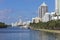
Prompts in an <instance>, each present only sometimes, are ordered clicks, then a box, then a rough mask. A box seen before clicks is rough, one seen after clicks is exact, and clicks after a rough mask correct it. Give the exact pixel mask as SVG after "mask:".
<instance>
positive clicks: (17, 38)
mask: <svg viewBox="0 0 60 40" xmlns="http://www.w3.org/2000/svg"><path fill="white" fill-rule="evenodd" d="M0 40H60V34H55V33H47V32H41V31H35V30H30V29H21V28H4V29H0Z"/></svg>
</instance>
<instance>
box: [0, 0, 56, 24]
mask: <svg viewBox="0 0 60 40" xmlns="http://www.w3.org/2000/svg"><path fill="white" fill-rule="evenodd" d="M43 2H45V3H46V4H47V5H48V11H49V12H52V11H54V10H55V0H0V22H4V23H7V24H10V23H12V22H16V21H18V20H19V19H22V20H23V21H27V20H32V18H34V17H36V16H37V15H38V12H37V11H38V7H39V6H40V5H41V4H42V3H43Z"/></svg>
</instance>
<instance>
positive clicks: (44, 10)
mask: <svg viewBox="0 0 60 40" xmlns="http://www.w3.org/2000/svg"><path fill="white" fill-rule="evenodd" d="M47 12H48V6H47V5H46V4H45V3H44V2H43V3H42V4H41V6H40V7H39V8H38V17H40V18H42V17H43V16H44V15H45V13H47Z"/></svg>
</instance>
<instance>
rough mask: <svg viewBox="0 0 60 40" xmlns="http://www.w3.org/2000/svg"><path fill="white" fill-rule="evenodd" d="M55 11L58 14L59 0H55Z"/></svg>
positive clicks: (59, 8) (59, 11)
mask: <svg viewBox="0 0 60 40" xmlns="http://www.w3.org/2000/svg"><path fill="white" fill-rule="evenodd" d="M55 12H56V14H57V15H60V0H55Z"/></svg>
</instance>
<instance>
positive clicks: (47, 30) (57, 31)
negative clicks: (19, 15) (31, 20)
mask: <svg viewBox="0 0 60 40" xmlns="http://www.w3.org/2000/svg"><path fill="white" fill-rule="evenodd" d="M36 30H40V31H44V32H50V33H60V30H49V29H36Z"/></svg>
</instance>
